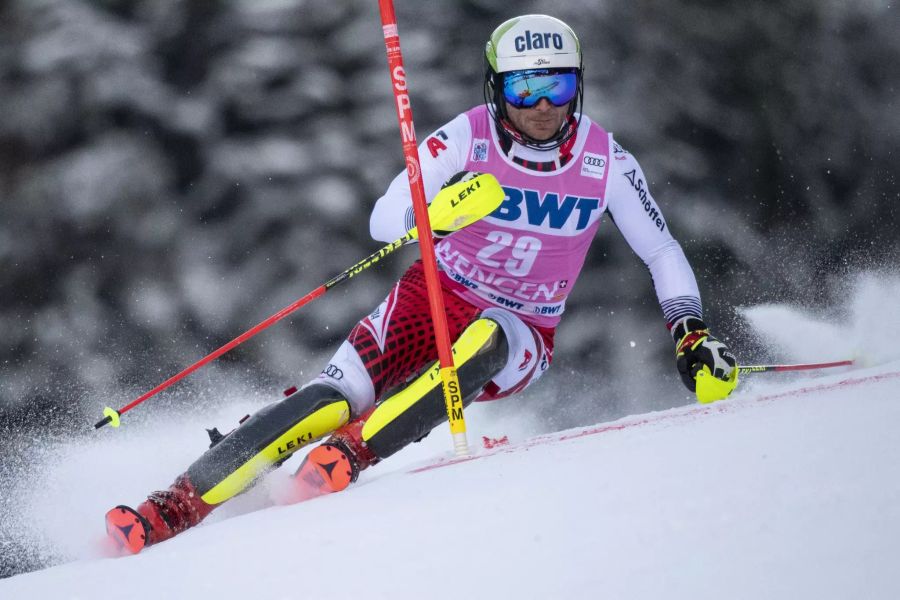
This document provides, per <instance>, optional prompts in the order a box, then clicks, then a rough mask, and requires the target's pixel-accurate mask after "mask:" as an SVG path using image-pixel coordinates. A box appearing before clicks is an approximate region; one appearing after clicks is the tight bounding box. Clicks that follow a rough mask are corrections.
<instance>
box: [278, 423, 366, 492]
mask: <svg viewBox="0 0 900 600" xmlns="http://www.w3.org/2000/svg"><path fill="white" fill-rule="evenodd" d="M363 425H365V420H364V419H356V420H355V421H351V422H349V423H347V424H346V425H344V426H343V427H341V428H340V429H338V430H337V431H335V432H334V433H333V434H332V435H331V437H330V438H328V440H327V441H325V442H323V443H322V444H321V445H320V446H317V447H316V448H313V449H312V451H310V453H309V454H307V455H306V458H304V459H303V463H302V464H301V465H300V468H298V469H297V472H296V473H294V480H295V482H296V485H295V490H294V493H293V494H292V497H291V501H293V502H300V501H303V500H309V499H310V498H315V497H316V496H322V495H324V494H330V493H332V492H340V491H341V490H344V489H346V488H347V486H349V485H350V484H351V483H353V482H354V481H356V479H357V478H358V477H359V472H360V471H362V470H363V469H365V468H366V467H369V466H371V465H373V464H375V463H377V462H378V458H377V457H376V456H375V455H374V454H373V453H372V451H371V450H369V448H368V447H367V446H366V444H365V443H364V442H363V441H362V427H363Z"/></svg>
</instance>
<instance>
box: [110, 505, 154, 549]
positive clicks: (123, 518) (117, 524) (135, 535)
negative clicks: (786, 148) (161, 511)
mask: <svg viewBox="0 0 900 600" xmlns="http://www.w3.org/2000/svg"><path fill="white" fill-rule="evenodd" d="M148 531H149V525H148V524H147V521H146V520H145V519H144V518H143V517H142V516H141V515H140V514H139V513H138V512H137V511H136V510H134V509H133V508H130V507H128V506H122V505H120V506H117V507H115V508H114V509H112V510H110V511H109V512H107V513H106V533H107V535H108V536H109V538H110V539H111V540H113V542H115V543H116V545H117V547H118V549H119V550H120V552H122V553H127V554H137V553H138V552H140V551H141V550H143V549H144V546H146V545H147V533H148Z"/></svg>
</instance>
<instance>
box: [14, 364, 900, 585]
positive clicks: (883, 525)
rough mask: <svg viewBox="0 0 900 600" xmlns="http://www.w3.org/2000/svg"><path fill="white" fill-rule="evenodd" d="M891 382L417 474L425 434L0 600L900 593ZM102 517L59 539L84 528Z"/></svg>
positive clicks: (640, 419)
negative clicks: (325, 478)
mask: <svg viewBox="0 0 900 600" xmlns="http://www.w3.org/2000/svg"><path fill="white" fill-rule="evenodd" d="M898 392H900V362H892V363H889V364H887V365H882V366H880V367H876V368H870V369H857V370H852V371H846V372H842V373H840V374H831V375H829V376H826V377H819V378H816V379H814V380H811V379H808V378H807V379H804V380H801V381H794V382H791V383H783V384H780V385H775V386H766V387H763V388H760V387H759V386H757V387H755V388H754V387H753V386H750V389H749V390H747V391H745V392H742V393H740V394H738V395H737V397H735V398H733V399H731V400H729V401H727V402H721V403H717V404H714V405H711V406H709V407H701V406H699V405H697V406H687V407H682V408H676V409H671V410H668V411H663V412H656V413H651V414H647V415H641V416H635V417H629V418H626V419H622V420H620V421H616V422H614V423H611V424H606V425H599V426H595V427H588V428H585V429H580V430H572V431H568V432H563V433H559V434H552V435H549V436H543V437H539V438H531V439H530V440H520V441H516V440H512V441H511V443H510V444H509V445H506V446H501V447H499V448H494V449H493V450H481V453H482V454H484V456H480V457H479V458H477V459H475V460H470V461H467V462H464V463H460V464H452V465H444V466H440V467H438V468H428V469H425V470H417V469H416V467H427V466H429V465H432V464H434V462H433V461H428V460H422V459H421V456H423V455H429V454H434V453H437V454H438V455H440V454H443V455H444V456H446V452H444V451H443V448H448V447H449V439H448V436H446V435H438V434H435V435H433V436H432V437H430V438H429V439H428V440H427V445H424V446H422V445H420V446H422V447H419V448H418V449H417V450H416V452H418V453H419V455H420V456H417V457H407V460H406V461H402V460H401V461H399V462H403V463H404V464H403V466H402V467H401V466H400V465H399V462H398V464H397V465H395V467H394V470H393V471H389V470H388V463H386V464H385V465H383V467H384V469H373V470H371V471H367V472H366V473H365V475H367V477H365V478H363V479H362V480H361V481H360V482H359V484H358V485H356V486H355V487H353V488H351V489H349V490H348V491H346V492H344V493H341V494H335V495H332V496H328V497H324V498H319V499H315V500H312V501H309V502H306V503H301V504H295V505H289V506H279V505H274V506H268V507H263V508H262V509H259V510H255V511H251V512H245V513H243V514H231V515H230V516H227V517H226V518H219V519H212V518H211V519H210V521H209V522H207V523H205V524H203V525H201V526H200V527H198V528H196V529H194V530H192V531H188V532H186V533H185V534H183V535H182V536H180V537H178V538H176V539H174V540H171V541H169V542H167V543H165V544H161V545H158V546H155V547H151V548H148V549H146V550H145V551H144V552H143V553H142V554H140V555H138V556H134V557H124V558H99V557H97V555H95V556H94V557H90V554H91V552H88V553H87V554H86V555H85V556H84V557H82V558H81V559H79V560H76V561H75V562H70V563H67V564H63V565H60V566H56V567H53V568H50V569H46V570H43V571H39V572H34V573H29V574H24V575H19V576H16V577H12V578H9V579H6V580H2V581H0V597H2V598H5V599H18V598H23V599H24V598H84V599H92V600H93V599H100V598H110V599H113V598H115V599H121V598H146V599H148V600H151V599H152V600H157V599H158V598H166V597H168V598H240V599H244V598H268V599H274V598H316V599H330V598H334V599H339V598H386V599H387V598H390V599H402V598H411V599H412V598H491V599H495V598H565V597H568V598H685V599H690V600H696V599H697V598H715V597H723V598H817V599H823V598H897V597H900V578H898V577H897V575H896V565H897V561H898V558H900V447H898V443H897V439H898V438H897V424H898V423H900V393H898ZM106 450H107V451H108V450H110V448H107V449H106ZM158 450H159V451H160V454H161V456H162V457H163V459H164V457H165V454H166V451H165V449H164V448H159V449H158ZM107 454H108V452H107ZM398 456H399V455H398ZM70 458H71V459H72V460H76V461H83V463H82V466H83V467H84V468H85V469H88V468H89V464H88V463H89V462H90V461H91V460H93V459H98V456H93V457H90V456H88V457H78V456H73V457H70ZM145 458H147V457H145ZM107 460H108V459H107ZM120 460H122V461H123V463H124V462H125V461H126V458H125V457H122V458H120ZM409 460H412V464H409ZM379 470H380V471H381V472H378V471H379ZM289 483H290V482H289V480H288V477H287V473H284V474H281V473H275V474H273V475H272V476H271V477H270V478H269V481H267V485H266V486H265V488H264V489H257V490H254V492H253V494H251V496H253V495H255V498H249V499H245V498H242V499H240V500H239V501H238V502H244V503H245V506H244V509H245V510H247V509H249V508H254V507H253V506H252V505H253V504H254V503H257V504H259V505H265V504H269V502H268V501H267V497H268V496H272V495H273V494H274V493H275V492H276V491H277V490H276V488H279V487H280V486H283V485H287V484H289ZM144 484H146V482H144ZM143 491H144V490H142V491H141V492H140V493H143ZM59 493H63V491H62V490H59ZM74 493H75V494H76V495H77V493H78V492H77V490H76V491H75V492H74ZM82 493H84V492H82ZM137 493H138V492H136V494H137ZM96 494H97V495H98V496H102V495H104V492H101V491H97V492H96ZM98 500H99V498H98ZM108 501H109V502H108V503H109V504H112V503H114V502H115V499H114V498H113V497H112V496H110V497H109V498H108ZM51 505H53V506H56V507H57V510H65V507H66V503H65V502H60V498H59V497H56V498H54V499H53V501H52V502H50V501H48V504H47V506H48V507H49V506H51ZM222 510H224V508H223V509H222ZM45 516H46V517H47V518H48V519H50V520H52V521H54V522H56V523H57V524H59V526H64V524H66V523H67V518H66V517H65V516H64V515H62V514H53V512H52V511H51V513H50V514H48V515H45ZM100 516H101V515H100V514H92V515H86V514H72V515H69V517H73V518H74V521H73V522H68V527H69V529H68V530H67V531H68V532H71V531H76V532H79V533H80V534H83V535H84V536H85V538H86V539H87V538H90V537H91V536H94V537H96V534H97V533H98V529H99V526H100V520H101V519H100ZM88 517H90V518H89V519H88ZM63 535H64V536H68V535H70V534H69V533H65V534H63ZM94 552H97V553H99V552H100V545H99V544H98V545H97V547H96V550H94Z"/></svg>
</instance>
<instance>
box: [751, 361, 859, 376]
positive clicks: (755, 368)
mask: <svg viewBox="0 0 900 600" xmlns="http://www.w3.org/2000/svg"><path fill="white" fill-rule="evenodd" d="M852 365H853V361H852V360H839V361H835V362H827V363H805V364H799V365H745V366H742V367H738V373H740V374H741V375H749V374H750V373H770V372H772V371H811V370H813V369H832V368H834V367H849V366H852Z"/></svg>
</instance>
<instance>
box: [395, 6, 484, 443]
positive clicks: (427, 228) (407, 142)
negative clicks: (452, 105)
mask: <svg viewBox="0 0 900 600" xmlns="http://www.w3.org/2000/svg"><path fill="white" fill-rule="evenodd" d="M378 7H379V9H380V11H381V26H382V30H383V32H384V46H385V50H386V51H387V58H388V67H389V68H390V73H391V83H392V88H393V90H394V99H395V104H396V107H397V119H398V120H399V122H400V137H401V139H402V141H403V154H404V156H405V158H406V175H407V177H408V178H409V188H410V192H411V193H412V204H413V211H414V213H415V217H416V227H417V228H418V230H419V231H422V232H426V233H428V234H430V233H431V224H430V223H429V221H428V204H427V202H426V200H425V187H424V185H423V184H422V173H421V168H420V166H419V149H418V144H417V143H416V131H415V127H414V125H413V116H412V106H411V104H410V100H409V91H408V88H407V84H406V73H405V71H404V69H403V54H402V53H401V51H400V34H399V32H398V30H397V17H396V15H395V14H394V2H393V0H378ZM419 248H420V251H421V253H422V266H423V267H424V270H425V284H426V287H427V289H428V303H429V306H430V308H431V320H432V323H434V337H435V343H436V344H437V351H438V360H439V362H440V366H441V369H440V373H441V381H442V382H443V390H444V402H445V403H446V405H447V416H448V417H449V420H450V432H451V434H452V436H453V449H454V451H455V452H456V454H457V455H460V456H464V455H466V454H468V453H469V444H468V441H467V440H466V422H465V418H464V416H463V402H462V396H461V394H460V387H459V378H458V376H457V374H456V367H455V366H454V364H453V352H452V349H451V346H450V334H449V331H448V329H447V315H446V312H445V308H444V298H443V295H442V293H441V285H440V280H439V279H438V271H437V263H436V261H435V255H434V241H433V240H432V238H431V235H422V236H420V239H419Z"/></svg>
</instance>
